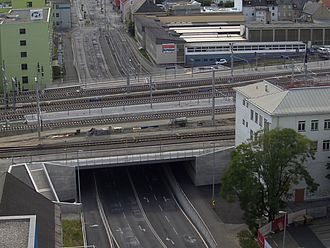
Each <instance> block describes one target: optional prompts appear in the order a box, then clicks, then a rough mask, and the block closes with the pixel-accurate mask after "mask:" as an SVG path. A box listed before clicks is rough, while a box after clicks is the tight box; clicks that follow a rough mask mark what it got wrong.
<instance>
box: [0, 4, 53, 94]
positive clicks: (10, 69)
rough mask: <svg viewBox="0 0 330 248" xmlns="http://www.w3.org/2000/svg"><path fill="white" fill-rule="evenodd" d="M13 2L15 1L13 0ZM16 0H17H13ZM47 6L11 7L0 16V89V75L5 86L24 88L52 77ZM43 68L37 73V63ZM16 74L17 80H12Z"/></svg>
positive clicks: (42, 84)
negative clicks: (4, 15)
mask: <svg viewBox="0 0 330 248" xmlns="http://www.w3.org/2000/svg"><path fill="white" fill-rule="evenodd" d="M13 2H15V1H13ZM17 2H18V1H17ZM51 16H52V15H51V9H50V8H40V9H12V10H11V11H10V12H9V13H8V15H7V16H6V18H2V19H1V18H0V69H2V70H0V89H1V92H3V87H4V85H5V83H4V76H5V77H6V78H7V80H6V82H7V84H6V85H7V87H6V88H7V90H8V91H10V90H13V89H14V88H16V90H17V91H27V90H32V89H34V88H35V85H36V84H35V78H36V77H38V78H39V80H38V81H39V82H40V87H41V88H44V87H45V85H47V84H49V83H51V81H52V35H53V34H52V32H53V29H52V20H51ZM38 63H39V65H40V68H41V67H42V68H43V77H42V75H41V72H40V73H39V75H38V73H37V64H38ZM13 78H16V82H17V83H13V81H14V82H15V80H12V79H13Z"/></svg>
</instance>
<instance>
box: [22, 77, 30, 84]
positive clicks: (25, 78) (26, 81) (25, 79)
mask: <svg viewBox="0 0 330 248" xmlns="http://www.w3.org/2000/svg"><path fill="white" fill-rule="evenodd" d="M22 83H23V84H28V83H29V77H27V76H24V77H22Z"/></svg>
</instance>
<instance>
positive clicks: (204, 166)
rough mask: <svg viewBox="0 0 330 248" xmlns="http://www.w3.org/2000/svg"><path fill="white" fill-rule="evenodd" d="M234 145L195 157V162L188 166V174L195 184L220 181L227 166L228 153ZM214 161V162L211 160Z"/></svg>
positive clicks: (228, 160)
mask: <svg viewBox="0 0 330 248" xmlns="http://www.w3.org/2000/svg"><path fill="white" fill-rule="evenodd" d="M233 149H234V147H229V148H224V149H223V150H216V151H215V153H214V154H213V152H212V153H209V154H205V155H201V156H199V157H197V158H196V162H195V164H193V165H192V167H191V168H188V170H187V171H188V174H189V175H190V176H191V177H192V180H193V182H194V184H195V185H196V186H201V185H208V184H212V182H213V176H214V182H215V183H216V184H217V183H220V180H221V177H222V175H223V173H224V171H225V169H226V168H227V167H228V166H229V162H230V154H231V152H232V151H233ZM213 161H215V162H213Z"/></svg>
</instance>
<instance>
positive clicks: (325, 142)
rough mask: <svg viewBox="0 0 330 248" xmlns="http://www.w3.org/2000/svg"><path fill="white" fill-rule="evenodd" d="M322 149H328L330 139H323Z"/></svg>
mask: <svg viewBox="0 0 330 248" xmlns="http://www.w3.org/2000/svg"><path fill="white" fill-rule="evenodd" d="M323 151H330V140H323Z"/></svg>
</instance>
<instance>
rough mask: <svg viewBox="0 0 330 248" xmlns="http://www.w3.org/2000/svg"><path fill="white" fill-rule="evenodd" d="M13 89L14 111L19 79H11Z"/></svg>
mask: <svg viewBox="0 0 330 248" xmlns="http://www.w3.org/2000/svg"><path fill="white" fill-rule="evenodd" d="M11 83H12V89H13V109H14V111H15V110H16V94H17V78H16V77H12V78H11Z"/></svg>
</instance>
